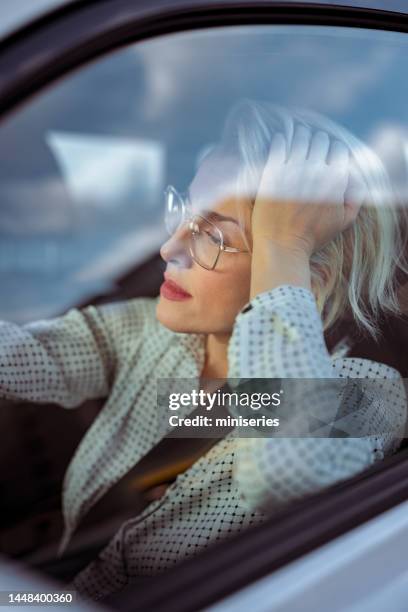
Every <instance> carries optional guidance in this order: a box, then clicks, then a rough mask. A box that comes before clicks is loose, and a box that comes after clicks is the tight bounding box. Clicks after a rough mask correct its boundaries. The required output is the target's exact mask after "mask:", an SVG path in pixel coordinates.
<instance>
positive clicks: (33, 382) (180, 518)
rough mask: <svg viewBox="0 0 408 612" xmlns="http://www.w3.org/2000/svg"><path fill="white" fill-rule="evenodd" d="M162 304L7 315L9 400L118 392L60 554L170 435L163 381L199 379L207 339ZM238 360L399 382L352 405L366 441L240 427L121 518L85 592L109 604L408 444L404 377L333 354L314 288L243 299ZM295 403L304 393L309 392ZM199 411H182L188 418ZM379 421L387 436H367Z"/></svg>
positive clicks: (238, 366)
mask: <svg viewBox="0 0 408 612" xmlns="http://www.w3.org/2000/svg"><path fill="white" fill-rule="evenodd" d="M158 299H159V298H135V299H131V300H127V301H123V302H117V303H111V304H105V305H101V306H97V307H95V306H88V307H86V308H83V309H71V310H70V311H68V312H67V313H66V314H65V315H63V316H61V317H57V318H54V319H49V320H44V321H36V322H34V323H28V324H25V325H22V326H18V325H15V324H12V323H8V322H1V323H0V339H1V349H0V395H1V396H2V397H4V398H8V399H19V400H21V399H26V400H30V401H34V402H56V403H58V404H60V405H62V406H64V407H66V408H75V407H76V406H79V405H80V404H81V403H82V402H83V401H84V400H85V399H90V398H98V397H107V400H106V402H105V404H104V406H103V408H102V410H101V411H100V413H99V414H98V415H97V417H96V418H95V420H94V422H93V423H92V425H91V426H90V428H89V429H88V431H87V432H86V434H85V436H84V437H83V439H82V441H81V443H80V444H79V446H78V448H77V450H76V452H75V454H74V457H73V458H72V460H71V462H70V464H69V466H68V469H67V471H66V474H65V477H64V483H63V491H62V505H63V515H64V524H65V529H64V533H63V536H62V540H61V543H60V551H59V552H60V554H62V553H63V551H64V550H65V548H66V546H67V544H68V543H69V541H70V538H71V536H72V534H73V532H74V531H75V529H76V527H77V526H78V524H79V523H80V521H81V519H82V517H83V516H84V515H85V514H86V513H87V511H88V510H89V509H90V508H91V507H92V506H93V505H94V504H95V503H96V502H97V501H98V500H99V499H100V498H101V497H102V496H103V495H104V494H105V493H106V491H107V490H108V489H109V488H110V487H111V486H112V485H113V484H114V483H116V482H117V481H118V480H119V479H120V478H121V477H122V476H123V475H124V474H126V473H127V472H128V471H129V470H130V469H131V468H132V467H133V466H134V465H135V464H136V463H137V462H138V461H139V460H140V459H141V458H142V457H144V456H145V455H146V454H147V453H148V452H149V451H150V450H151V449H152V448H153V447H154V446H155V445H156V444H157V443H158V442H159V441H160V439H161V438H162V437H164V436H165V435H166V434H167V433H169V431H170V430H171V427H170V425H168V429H167V430H165V429H164V428H163V424H162V423H159V422H158V419H159V415H158V412H157V410H156V409H155V408H156V403H155V402H156V393H157V387H156V380H157V379H158V378H161V377H163V378H172V377H173V378H174V377H177V378H193V379H196V380H197V379H198V378H199V377H200V374H201V371H202V368H203V366H204V358H205V335H204V334H184V333H176V332H172V331H171V330H169V329H167V328H166V327H164V326H163V325H161V324H160V323H159V322H158V321H157V319H156V315H155V309H156V304H157V300H158ZM228 363H229V370H228V377H229V378H232V379H234V378H238V379H239V378H282V379H289V378H309V379H312V378H318V379H321V378H324V379H333V380H336V381H337V382H338V379H339V378H341V377H343V378H345V379H351V378H359V379H369V378H377V379H380V378H381V379H384V380H385V379H386V380H387V382H388V385H387V387H386V391H385V390H384V393H381V391H379V392H377V393H376V394H375V396H374V397H373V398H372V401H371V402H369V404H368V406H365V407H364V409H361V410H355V408H354V409H353V414H354V417H353V418H354V423H353V427H357V430H358V431H359V434H358V435H359V436H360V437H343V438H341V437H339V438H328V437H326V438H324V437H321V438H310V437H309V438H308V437H303V438H301V437H297V438H296V437H284V438H276V437H275V438H238V437H237V436H236V431H235V430H232V431H231V432H230V433H229V434H227V435H226V436H225V438H223V439H222V440H220V441H219V442H217V443H216V444H215V445H214V446H212V448H211V449H210V450H209V451H208V452H206V453H205V454H204V455H203V456H201V457H200V458H199V459H198V460H197V461H196V462H195V463H193V465H192V466H190V467H189V468H188V469H187V470H186V471H185V472H183V473H182V474H179V475H178V477H177V478H176V480H175V481H174V482H173V483H172V484H171V485H170V486H169V487H168V488H167V489H166V491H165V493H164V495H163V496H162V497H161V498H160V499H158V500H155V501H153V502H151V503H150V504H149V505H148V506H147V507H146V508H145V509H144V510H143V512H141V513H140V514H139V515H137V516H135V517H134V518H132V519H130V520H127V521H126V522H125V523H123V525H122V526H121V528H120V529H119V530H118V532H117V533H116V534H115V535H114V537H113V538H112V540H111V541H110V543H109V544H108V545H107V546H106V547H105V548H104V549H103V550H102V552H101V553H100V554H99V556H98V557H97V558H96V559H95V560H94V561H93V562H91V563H90V564H89V565H88V566H87V567H86V568H85V569H83V570H82V571H81V572H80V573H79V574H78V575H77V576H76V578H75V579H74V581H73V584H72V585H71V586H72V587H73V588H75V589H77V590H78V591H79V593H80V594H81V595H82V596H83V597H85V598H86V597H89V598H92V599H99V598H102V597H104V596H106V595H108V594H110V593H113V592H114V591H116V590H118V589H120V588H122V587H123V586H124V585H126V584H128V583H131V582H132V579H133V580H135V581H137V580H138V579H139V580H140V577H141V576H153V575H155V574H159V573H161V572H163V571H165V570H167V569H169V568H171V567H173V566H174V565H175V564H177V563H178V562H180V561H182V560H185V559H187V558H189V557H193V556H195V555H197V554H198V553H200V552H201V551H202V550H203V549H205V548H206V547H208V546H209V545H210V544H211V543H213V542H215V541H219V540H222V539H225V538H228V537H230V536H233V535H234V534H237V533H238V532H240V531H241V530H243V529H245V528H247V527H249V526H250V525H255V524H257V523H261V522H263V521H264V520H265V518H266V517H267V516H268V514H270V513H271V512H273V511H274V510H275V509H276V508H279V507H281V506H282V505H284V504H287V503H288V502H290V501H292V500H295V499H298V498H301V497H302V496H304V495H308V494H311V493H313V492H316V491H318V490H319V489H321V488H322V487H325V486H327V485H330V484H333V483H334V482H336V481H340V480H343V479H346V478H349V477H351V476H352V475H354V474H356V473H358V472H359V471H361V470H363V469H364V468H366V467H368V466H369V465H371V464H373V463H374V462H375V461H377V460H379V459H382V458H383V457H384V456H386V455H389V454H391V453H393V452H395V451H396V450H397V448H398V446H399V445H400V442H401V439H402V437H403V435H404V426H405V419H406V398H405V392H404V386H403V381H402V379H401V377H400V375H399V374H398V372H397V371H396V370H394V369H392V368H390V367H388V366H386V365H384V364H379V363H375V362H372V361H369V360H366V359H356V358H353V359H350V358H347V357H342V356H339V355H336V354H335V353H334V354H332V355H330V354H329V353H328V351H327V347H326V344H325V341H324V336H323V328H322V322H321V318H320V316H319V313H318V310H317V307H316V302H315V299H314V296H313V294H312V292H311V291H309V290H308V289H305V288H303V287H295V286H292V285H281V286H279V287H276V288H274V289H272V290H270V291H265V292H263V293H261V294H259V295H257V296H255V297H254V298H253V299H252V300H251V301H250V302H249V303H248V304H246V305H245V307H244V308H243V309H242V310H241V312H240V313H239V314H238V316H237V317H236V320H235V323H234V327H233V331H232V335H231V338H230V341H229V345H228ZM308 400H309V401H310V398H308ZM331 400H332V397H331V396H330V389H329V390H327V386H326V387H325V390H320V391H319V389H318V388H317V390H315V397H314V399H313V401H314V404H315V406H316V410H317V412H319V411H320V414H321V415H324V417H325V418H326V420H330V418H331V416H330V414H329V413H330V410H332V404H333V402H332V401H331ZM298 401H299V402H300V405H301V402H302V401H304V398H303V397H302V394H301V393H300V392H299V394H298ZM191 412H192V407H191V406H190V407H189V406H184V407H183V406H182V407H181V408H180V409H179V411H178V416H180V417H182V416H187V415H188V414H189V413H191ZM333 418H334V417H333ZM373 421H375V424H376V430H377V431H380V432H381V431H384V433H381V434H377V435H372V434H370V433H369V431H371V430H369V426H371V425H372V423H373ZM382 424H384V427H383V428H382V427H381V426H382ZM342 426H343V429H344V425H343V424H342Z"/></svg>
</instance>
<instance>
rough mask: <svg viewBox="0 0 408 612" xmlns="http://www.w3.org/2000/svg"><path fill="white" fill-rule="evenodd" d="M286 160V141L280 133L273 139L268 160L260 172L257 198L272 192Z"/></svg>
mask: <svg viewBox="0 0 408 612" xmlns="http://www.w3.org/2000/svg"><path fill="white" fill-rule="evenodd" d="M285 160H286V140H285V138H284V136H283V134H281V133H280V132H278V133H277V134H275V136H274V137H273V140H272V143H271V146H270V149H269V155H268V159H267V161H266V164H265V167H264V169H263V171H262V175H261V180H260V183H259V187H258V196H259V195H267V194H268V193H269V192H270V191H271V190H273V188H274V186H275V183H276V181H277V180H278V176H279V173H280V170H281V168H282V165H283V164H284V163H285Z"/></svg>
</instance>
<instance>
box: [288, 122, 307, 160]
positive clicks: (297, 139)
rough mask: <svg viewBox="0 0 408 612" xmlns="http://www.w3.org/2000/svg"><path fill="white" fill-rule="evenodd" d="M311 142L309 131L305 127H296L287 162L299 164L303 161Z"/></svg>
mask: <svg viewBox="0 0 408 612" xmlns="http://www.w3.org/2000/svg"><path fill="white" fill-rule="evenodd" d="M310 140H311V130H310V128H308V127H306V126H305V125H298V126H297V127H296V129H295V133H294V135H293V139H292V148H291V152H290V156H289V160H288V161H289V162H291V163H292V162H294V163H299V162H302V161H305V159H306V157H307V154H308V151H309V146H310Z"/></svg>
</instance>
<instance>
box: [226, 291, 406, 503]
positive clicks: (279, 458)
mask: <svg viewBox="0 0 408 612" xmlns="http://www.w3.org/2000/svg"><path fill="white" fill-rule="evenodd" d="M228 358H229V372H228V376H229V378H231V379H237V378H239V379H240V378H280V379H282V380H286V379H289V378H292V379H318V381H317V382H316V385H313V397H310V396H308V394H307V393H304V392H303V391H302V384H301V382H300V383H298V384H296V381H292V383H293V388H295V389H296V388H297V389H298V393H296V392H295V393H294V394H293V397H296V402H297V406H296V414H297V415H301V414H302V410H303V409H305V408H306V403H308V405H310V402H311V401H312V402H313V410H314V414H315V415H317V416H318V418H320V419H321V420H322V421H325V422H326V423H330V424H331V426H334V427H336V423H340V425H339V429H341V430H342V432H343V433H344V432H345V431H346V433H345V437H329V436H327V437H300V436H295V435H293V434H292V437H289V436H288V437H278V436H274V437H269V438H266V437H252V438H237V440H236V443H237V444H236V452H235V462H234V466H233V478H234V481H235V483H236V484H237V487H238V490H239V494H240V497H241V501H242V502H243V504H244V505H245V506H246V507H247V508H248V509H250V510H253V509H257V508H259V509H263V510H266V511H268V510H271V509H274V508H277V507H279V506H282V505H284V504H286V503H288V502H290V501H292V500H295V499H298V498H301V497H303V496H305V495H308V494H312V493H315V492H317V491H318V490H320V489H321V488H323V487H326V486H329V485H331V484H334V483H335V482H338V481H341V480H344V479H347V478H350V477H351V476H353V475H355V474H357V473H359V472H360V471H362V470H364V469H365V468H366V467H368V466H369V465H371V464H372V463H374V461H376V460H379V459H382V458H383V457H384V456H385V455H387V454H391V453H392V452H394V451H395V450H396V449H397V448H398V446H399V444H400V442H401V439H402V437H403V435H404V433H403V432H404V426H405V420H406V395H405V389H404V385H403V381H402V379H401V377H400V375H399V374H398V372H397V371H396V370H394V369H393V368H389V367H388V366H385V365H383V364H376V363H374V362H370V361H366V364H368V365H372V366H374V367H368V366H367V367H366V368H365V372H363V375H362V372H361V371H358V370H356V369H355V368H353V367H352V366H353V363H352V362H353V361H354V360H351V359H347V358H346V359H341V360H340V361H341V362H342V363H343V366H342V367H339V363H337V364H336V363H335V360H333V359H332V358H331V356H330V354H329V352H328V350H327V347H326V344H325V340H324V335H323V326H322V321H321V317H320V315H319V312H318V310H317V306H316V302H315V298H314V296H313V293H312V292H311V291H309V290H308V289H306V288H303V287H295V286H291V285H281V286H279V287H276V288H274V289H272V290H270V291H266V292H263V293H261V294H258V295H257V296H255V297H254V298H253V299H252V300H251V301H250V302H249V303H248V304H247V305H246V306H245V307H244V308H243V309H242V310H241V312H240V313H239V314H238V316H237V318H236V321H235V325H234V329H233V333H232V335H231V338H230V343H229V346H228ZM363 369H364V368H363ZM380 376H381V378H384V379H387V381H386V382H387V384H384V385H383V386H382V385H381V384H378V385H376V386H374V389H375V393H373V392H372V390H371V393H372V396H371V398H370V401H369V402H365V405H364V407H363V406H352V407H351V406H350V407H349V408H350V410H349V413H350V414H351V412H352V415H353V416H352V418H348V420H347V419H345V418H344V414H347V412H348V410H347V406H346V407H345V410H344V406H343V407H342V416H341V415H340V414H339V411H338V383H339V382H340V381H339V378H340V377H344V378H345V379H349V378H360V377H362V378H370V377H372V378H377V379H378V380H379V377H380ZM320 379H324V381H321V380H320ZM327 379H329V380H327ZM330 379H331V380H330ZM319 381H320V382H321V384H320V383H319ZM331 381H332V383H331ZM344 382H347V380H345V381H344ZM359 382H361V381H359ZM374 382H375V381H374ZM286 383H287V384H289V382H288V381H286ZM366 391H367V394H370V387H369V386H367V388H366ZM336 419H338V420H337V421H336ZM373 422H375V430H376V432H377V433H375V434H373V433H372V424H373ZM347 423H348V425H347ZM350 424H351V427H350ZM347 426H349V427H350V429H349V432H348V434H347ZM353 432H358V433H357V436H358V437H353ZM354 436H356V433H354Z"/></svg>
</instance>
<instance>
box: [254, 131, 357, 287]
mask: <svg viewBox="0 0 408 612" xmlns="http://www.w3.org/2000/svg"><path fill="white" fill-rule="evenodd" d="M355 175H356V173H355V170H354V169H353V168H352V167H351V162H350V159H349V152H348V149H347V147H346V146H345V145H344V144H343V143H342V142H340V141H339V140H334V141H333V142H330V138H329V136H328V134H327V133H326V132H323V131H319V132H317V133H316V134H314V135H313V136H312V134H311V130H310V129H309V128H307V127H304V126H299V127H297V129H296V131H295V134H294V138H293V144H292V149H291V152H290V154H289V156H288V159H287V160H286V146H285V140H284V137H283V135H282V134H277V135H276V136H275V138H274V140H273V142H272V145H271V150H270V154H269V158H268V162H267V164H266V166H265V169H264V171H263V173H262V178H261V182H260V185H259V189H258V193H257V197H256V200H255V205H254V209H253V211H252V220H251V222H252V240H253V255H252V264H251V293H250V297H251V299H252V297H254V296H255V295H257V294H258V293H261V292H262V291H266V290H268V289H272V288H274V287H276V286H278V285H281V284H293V285H300V286H303V287H306V288H308V289H310V288H311V278H310V257H311V255H312V253H313V252H314V251H316V250H318V249H320V248H321V247H323V246H324V245H325V244H326V243H327V242H329V241H330V240H332V239H333V238H334V237H335V236H336V235H337V234H338V233H339V232H342V231H344V230H345V229H347V228H348V227H349V226H350V225H351V224H352V223H353V222H354V220H355V219H356V217H357V214H358V211H359V209H360V206H361V203H362V201H363V200H364V197H365V189H364V186H362V185H360V184H358V182H357V181H356V179H355Z"/></svg>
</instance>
